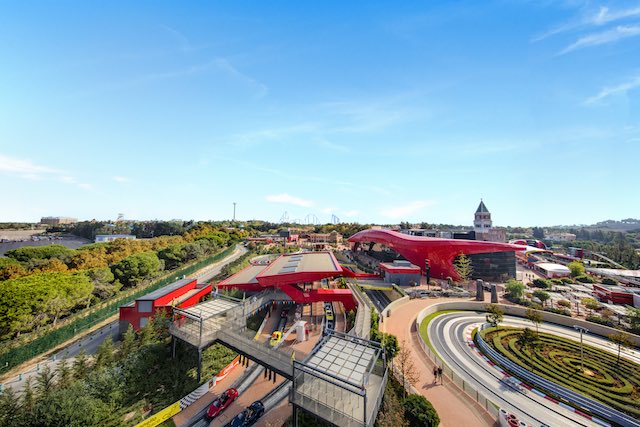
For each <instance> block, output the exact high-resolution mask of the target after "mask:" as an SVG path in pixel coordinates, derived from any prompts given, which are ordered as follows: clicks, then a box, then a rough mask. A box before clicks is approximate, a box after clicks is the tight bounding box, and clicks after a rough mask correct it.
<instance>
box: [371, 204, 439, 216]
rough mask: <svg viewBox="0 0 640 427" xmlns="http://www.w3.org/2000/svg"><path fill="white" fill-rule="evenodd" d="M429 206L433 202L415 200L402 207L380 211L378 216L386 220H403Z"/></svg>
mask: <svg viewBox="0 0 640 427" xmlns="http://www.w3.org/2000/svg"><path fill="white" fill-rule="evenodd" d="M431 205H433V202H432V201H430V200H415V201H413V202H410V203H408V204H406V205H403V206H394V207H392V208H385V209H381V210H380V215H382V216H384V217H386V218H392V219H403V218H406V217H408V216H410V215H413V214H415V213H417V212H419V211H420V210H422V209H424V208H425V207H427V206H431Z"/></svg>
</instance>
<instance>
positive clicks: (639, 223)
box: [587, 218, 640, 231]
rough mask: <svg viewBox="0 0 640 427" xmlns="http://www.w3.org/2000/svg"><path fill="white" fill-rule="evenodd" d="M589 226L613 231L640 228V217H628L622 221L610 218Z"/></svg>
mask: <svg viewBox="0 0 640 427" xmlns="http://www.w3.org/2000/svg"><path fill="white" fill-rule="evenodd" d="M587 228H591V229H598V230H602V229H606V230H612V231H632V230H640V219H633V218H627V219H623V220H620V221H615V220H613V219H608V220H606V221H600V222H598V223H596V224H594V225H590V226H588V227H587Z"/></svg>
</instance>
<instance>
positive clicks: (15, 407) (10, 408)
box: [0, 388, 21, 427]
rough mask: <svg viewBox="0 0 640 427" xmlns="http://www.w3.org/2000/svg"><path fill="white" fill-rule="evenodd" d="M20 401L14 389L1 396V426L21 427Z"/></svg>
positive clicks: (7, 390)
mask: <svg viewBox="0 0 640 427" xmlns="http://www.w3.org/2000/svg"><path fill="white" fill-rule="evenodd" d="M20 410H21V406H20V399H19V398H18V396H17V395H16V394H15V392H14V391H13V389H12V388H7V389H6V390H4V391H3V392H2V394H0V425H2V426H6V427H12V426H18V425H20V414H21V411H20Z"/></svg>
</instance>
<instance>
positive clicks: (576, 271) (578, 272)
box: [567, 261, 585, 278]
mask: <svg viewBox="0 0 640 427" xmlns="http://www.w3.org/2000/svg"><path fill="white" fill-rule="evenodd" d="M567 267H569V270H571V277H575V278H578V277H579V276H583V275H584V272H585V269H584V264H583V263H581V262H580V261H573V262H571V263H569V265H568V266H567Z"/></svg>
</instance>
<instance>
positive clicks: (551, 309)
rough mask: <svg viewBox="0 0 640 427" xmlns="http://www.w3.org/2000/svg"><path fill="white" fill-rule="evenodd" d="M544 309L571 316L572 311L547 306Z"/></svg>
mask: <svg viewBox="0 0 640 427" xmlns="http://www.w3.org/2000/svg"><path fill="white" fill-rule="evenodd" d="M544 311H548V312H549V313H555V314H561V315H563V316H567V317H571V311H569V310H567V309H566V308H553V307H546V308H545V309H544Z"/></svg>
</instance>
